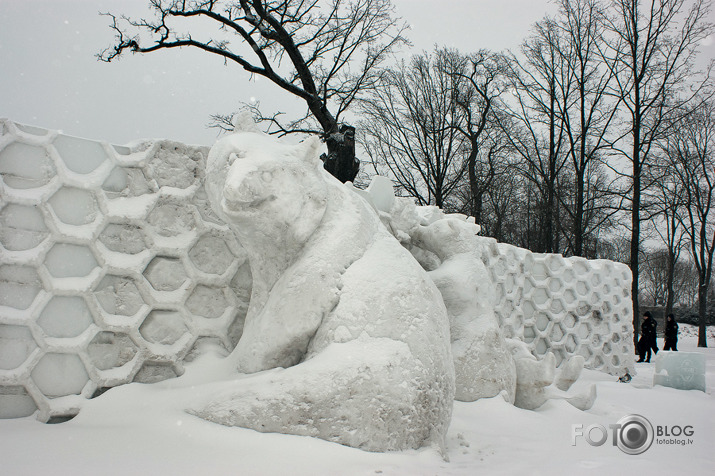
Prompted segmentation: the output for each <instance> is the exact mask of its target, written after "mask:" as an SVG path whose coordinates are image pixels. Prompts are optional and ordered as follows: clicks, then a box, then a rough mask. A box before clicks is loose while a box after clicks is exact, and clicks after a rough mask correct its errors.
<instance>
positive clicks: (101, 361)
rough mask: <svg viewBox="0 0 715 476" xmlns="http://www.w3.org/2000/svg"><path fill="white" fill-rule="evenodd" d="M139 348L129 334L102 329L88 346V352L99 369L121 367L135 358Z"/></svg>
mask: <svg viewBox="0 0 715 476" xmlns="http://www.w3.org/2000/svg"><path fill="white" fill-rule="evenodd" d="M138 350H139V348H138V347H137V346H136V344H135V343H134V341H132V339H131V338H130V337H129V336H128V335H127V334H123V333H120V332H109V331H102V332H99V333H97V335H96V336H94V338H93V339H92V341H91V342H90V343H89V345H88V346H87V354H89V358H90V359H91V360H92V363H93V364H94V366H95V367H97V368H98V369H99V370H109V369H113V368H115V367H121V366H122V365H124V364H126V363H127V362H129V361H130V360H132V359H133V358H134V356H135V355H136V354H137V352H138Z"/></svg>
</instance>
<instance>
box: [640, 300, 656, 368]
mask: <svg viewBox="0 0 715 476" xmlns="http://www.w3.org/2000/svg"><path fill="white" fill-rule="evenodd" d="M657 326H658V323H657V322H655V319H653V316H652V315H651V313H650V311H646V312H644V313H643V322H642V323H641V338H640V340H639V341H638V352H639V354H640V359H639V360H638V362H650V356H651V350H653V351H655V353H656V354H657V353H658V344H657V339H656V330H657Z"/></svg>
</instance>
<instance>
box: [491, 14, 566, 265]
mask: <svg viewBox="0 0 715 476" xmlns="http://www.w3.org/2000/svg"><path fill="white" fill-rule="evenodd" d="M563 41H564V40H563V37H562V36H561V32H560V31H559V28H558V26H557V24H556V22H555V21H554V20H552V19H548V18H547V19H544V20H543V21H540V22H537V23H536V24H534V26H533V28H532V34H531V36H530V37H529V38H527V39H526V40H525V41H524V42H523V43H522V46H521V53H522V56H523V58H524V60H523V61H519V60H518V59H517V58H516V57H514V56H512V58H511V61H510V63H509V64H510V66H511V74H510V75H509V77H510V78H511V80H512V82H513V84H512V86H513V87H512V89H511V91H512V97H511V98H510V100H508V101H507V102H506V104H507V106H508V108H507V111H508V115H505V116H504V118H501V117H500V118H499V120H500V125H501V127H502V128H503V130H504V131H505V133H506V137H507V138H508V139H509V140H510V143H511V146H512V147H513V148H514V150H515V151H516V152H517V153H518V154H519V156H521V158H522V159H523V167H522V170H521V172H522V173H523V174H524V176H525V177H526V178H527V179H528V180H530V181H532V183H533V184H534V186H535V187H536V190H538V192H539V194H540V198H539V199H538V200H535V203H539V204H540V207H539V213H540V215H541V216H540V217H539V220H538V221H539V222H540V223H541V226H540V227H539V229H538V230H536V231H537V232H538V233H539V234H540V235H541V236H539V238H538V239H537V240H536V243H534V247H533V248H530V249H532V250H533V251H537V252H546V253H552V252H559V251H560V248H559V244H558V243H559V231H558V229H557V226H556V222H557V216H556V213H557V211H558V209H559V199H558V195H559V191H558V177H559V175H560V174H561V173H562V171H563V170H564V168H565V167H566V161H567V157H566V155H565V154H564V153H563V147H564V144H565V140H564V124H563V120H562V118H561V117H560V115H559V111H560V110H563V109H564V108H565V106H563V105H562V104H561V103H563V101H564V94H563V92H564V91H568V90H569V88H570V83H571V77H570V75H569V74H568V72H567V71H565V70H564V69H563V68H562V62H561V58H560V51H559V50H560V49H561V48H565V45H563Z"/></svg>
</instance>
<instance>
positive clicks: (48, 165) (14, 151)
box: [0, 142, 57, 189]
mask: <svg viewBox="0 0 715 476" xmlns="http://www.w3.org/2000/svg"><path fill="white" fill-rule="evenodd" d="M0 175H1V176H2V179H3V181H4V182H5V184H6V185H7V186H9V187H12V188H17V189H25V188H36V187H41V186H42V185H45V184H46V183H48V182H49V181H50V179H52V177H54V176H55V175H57V170H56V169H55V164H54V163H53V162H52V159H50V156H49V155H48V154H47V150H45V148H44V147H40V146H36V145H29V144H24V143H22V142H13V143H11V144H9V145H8V146H7V147H5V148H4V149H2V150H0Z"/></svg>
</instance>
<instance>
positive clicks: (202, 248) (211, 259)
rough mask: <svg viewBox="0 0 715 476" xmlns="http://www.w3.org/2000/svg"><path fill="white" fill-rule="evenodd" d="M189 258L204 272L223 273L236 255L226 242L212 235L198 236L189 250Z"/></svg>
mask: <svg viewBox="0 0 715 476" xmlns="http://www.w3.org/2000/svg"><path fill="white" fill-rule="evenodd" d="M189 258H191V262H192V263H194V266H196V267H197V268H198V269H200V270H201V271H203V272H204V273H210V274H223V273H225V272H226V270H227V269H228V267H229V266H231V263H233V261H234V260H235V259H236V257H235V256H234V255H233V253H231V250H230V249H229V248H228V245H226V242H225V241H224V240H223V239H222V238H219V237H218V236H213V235H204V236H202V237H201V238H199V241H197V242H196V244H195V245H194V247H193V248H191V250H190V251H189Z"/></svg>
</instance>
